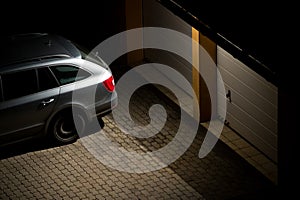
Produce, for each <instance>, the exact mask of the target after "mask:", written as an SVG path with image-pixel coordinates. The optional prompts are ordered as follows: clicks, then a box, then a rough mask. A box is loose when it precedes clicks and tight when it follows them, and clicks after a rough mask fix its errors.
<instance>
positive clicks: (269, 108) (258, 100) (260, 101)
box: [219, 65, 277, 120]
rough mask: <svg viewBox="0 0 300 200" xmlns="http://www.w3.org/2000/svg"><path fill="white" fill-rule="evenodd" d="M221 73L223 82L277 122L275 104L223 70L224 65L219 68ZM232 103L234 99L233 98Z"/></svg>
mask: <svg viewBox="0 0 300 200" xmlns="http://www.w3.org/2000/svg"><path fill="white" fill-rule="evenodd" d="M219 71H220V73H221V75H222V78H223V81H224V82H225V83H226V84H227V85H230V87H231V88H232V89H233V90H235V91H238V93H239V94H240V95H241V96H242V97H243V98H245V99H248V100H249V101H251V102H252V103H253V104H255V105H257V106H258V107H260V108H262V109H263V111H264V112H265V113H266V114H267V115H269V116H270V117H271V118H273V119H275V120H277V108H276V107H275V106H274V104H271V103H270V102H269V101H267V100H266V98H263V97H262V96H261V95H259V94H258V93H257V92H256V91H255V90H254V88H253V89H252V88H250V87H249V86H247V85H245V84H244V83H243V82H241V81H240V80H238V79H237V78H236V77H235V76H233V75H232V74H231V73H230V72H229V71H227V70H226V69H223V68H222V65H220V66H219ZM232 101H234V98H233V97H232Z"/></svg>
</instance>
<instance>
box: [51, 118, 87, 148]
mask: <svg viewBox="0 0 300 200" xmlns="http://www.w3.org/2000/svg"><path fill="white" fill-rule="evenodd" d="M74 122H75V123H76V126H75V123H74ZM85 127H86V119H85V117H84V115H83V114H81V113H76V115H74V116H73V115H72V113H62V114H59V115H58V116H57V117H55V119H54V120H53V122H52V126H51V131H50V135H51V136H52V137H53V139H54V140H55V141H56V142H57V143H59V144H68V143H72V142H75V141H76V140H77V139H78V132H79V131H82V132H83V131H84V129H85Z"/></svg>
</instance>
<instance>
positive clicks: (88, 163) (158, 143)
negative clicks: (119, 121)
mask: <svg viewBox="0 0 300 200" xmlns="http://www.w3.org/2000/svg"><path fill="white" fill-rule="evenodd" d="M143 88H144V89H140V90H139V91H137V92H136V93H135V95H134V96H133V97H132V100H131V107H132V108H131V110H132V116H133V118H134V119H135V120H136V121H137V123H140V124H144V125H145V124H147V123H149V116H147V114H146V113H147V109H148V108H149V106H150V105H152V104H153V103H157V102H159V103H160V104H162V105H164V106H165V108H166V110H167V113H168V120H167V122H166V125H165V126H164V128H163V129H162V130H161V131H160V133H159V134H157V135H155V137H151V138H149V139H137V138H134V137H132V136H130V135H127V134H124V133H123V132H122V131H121V130H120V129H119V128H118V127H117V125H116V124H115V122H114V120H113V118H112V115H111V114H110V115H108V116H106V117H105V118H104V121H105V124H106V125H105V127H104V131H105V132H106V133H109V136H108V137H109V138H110V139H111V141H112V142H115V143H118V144H119V145H120V146H122V147H123V148H127V149H130V150H134V151H137V152H147V151H153V150H155V149H159V148H161V147H162V146H164V145H166V144H167V143H168V142H169V141H170V140H171V139H172V138H173V137H174V134H175V133H176V130H177V129H178V122H179V120H180V119H179V116H180V110H179V108H177V107H176V105H174V104H173V103H172V102H171V101H168V99H166V98H163V97H162V96H161V95H160V94H158V93H157V92H156V91H155V89H153V87H151V86H149V87H147V86H145V87H143ZM205 134H206V129H205V128H203V127H201V126H200V127H199V130H198V134H197V136H196V138H195V140H194V142H193V143H192V145H191V146H190V148H189V149H188V151H186V152H185V153H184V155H182V156H181V157H180V158H179V159H177V160H176V161H175V162H173V163H172V164H170V165H169V166H168V167H165V168H163V169H160V170H157V171H152V172H147V173H128V172H121V171H118V170H116V169H113V168H109V167H107V166H106V165H104V164H103V163H102V162H100V161H99V160H98V159H96V158H95V157H94V156H93V154H91V153H90V152H89V151H88V150H87V148H86V147H85V146H84V145H83V138H81V139H79V140H78V141H77V142H75V143H72V144H69V145H64V146H52V145H51V144H48V143H47V141H45V140H43V139H42V140H38V141H30V142H26V143H23V144H19V145H14V146H11V147H7V148H5V149H1V160H0V199H231V198H232V199H233V198H236V199H239V197H241V196H243V197H246V196H249V197H251V195H253V194H258V193H260V192H261V191H269V190H273V187H274V185H273V184H272V183H271V182H270V181H269V180H268V179H267V178H265V177H264V176H263V175H262V174H260V173H259V172H258V171H257V170H255V169H254V168H253V167H252V166H250V165H249V164H248V163H246V162H245V161H244V160H243V159H241V158H240V157H239V155H237V154H236V153H235V152H234V151H232V150H231V149H230V148H228V147H227V146H226V145H225V144H224V143H222V142H221V141H219V142H218V143H217V145H216V146H215V147H214V149H213V151H212V152H210V153H209V154H208V156H206V157H205V158H203V159H199V158H198V152H199V149H200V146H201V144H202V140H203V138H204V136H205ZM113 159H114V158H112V160H113Z"/></svg>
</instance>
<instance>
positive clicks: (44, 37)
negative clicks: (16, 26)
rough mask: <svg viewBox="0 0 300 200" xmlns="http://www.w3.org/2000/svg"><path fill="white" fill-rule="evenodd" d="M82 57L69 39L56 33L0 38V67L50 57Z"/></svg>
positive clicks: (26, 34)
mask: <svg viewBox="0 0 300 200" xmlns="http://www.w3.org/2000/svg"><path fill="white" fill-rule="evenodd" d="M63 57H65V58H67V57H70V58H80V57H81V53H80V51H79V50H78V49H77V48H76V46H75V45H74V44H73V43H72V42H71V41H70V40H68V39H65V38H64V37H62V36H59V35H56V34H48V33H25V34H16V35H7V36H4V37H1V38H0V67H1V66H7V65H11V64H15V63H20V62H27V61H34V60H42V59H49V58H63Z"/></svg>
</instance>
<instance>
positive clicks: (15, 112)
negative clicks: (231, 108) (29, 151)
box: [0, 67, 59, 145]
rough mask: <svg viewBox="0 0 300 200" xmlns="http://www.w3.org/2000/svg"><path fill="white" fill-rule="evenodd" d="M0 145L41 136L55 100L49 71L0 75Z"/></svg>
mask: <svg viewBox="0 0 300 200" xmlns="http://www.w3.org/2000/svg"><path fill="white" fill-rule="evenodd" d="M1 81H2V93H3V101H2V102H1V103H0V145H1V144H6V143H10V142H15V141H18V140H23V139H27V138H30V137H34V136H37V134H39V133H42V131H41V130H42V129H43V127H44V125H45V123H46V121H47V119H48V117H49V116H50V115H51V113H52V111H53V108H54V105H55V103H56V101H57V99H58V95H59V87H58V83H57V81H56V80H55V78H54V77H53V75H52V73H51V71H50V70H49V69H48V67H42V68H38V69H30V70H23V71H17V72H10V73H4V74H1Z"/></svg>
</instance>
